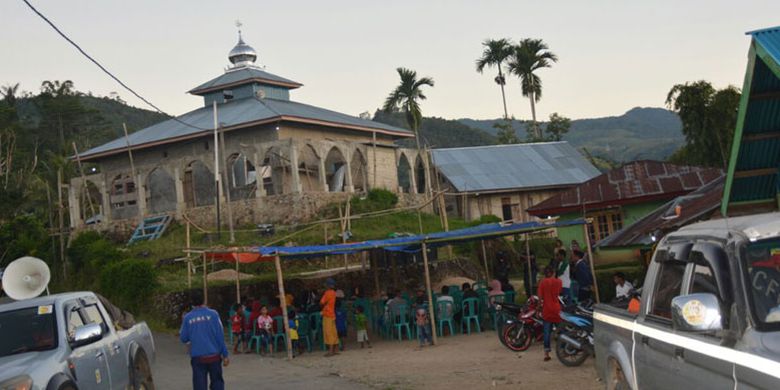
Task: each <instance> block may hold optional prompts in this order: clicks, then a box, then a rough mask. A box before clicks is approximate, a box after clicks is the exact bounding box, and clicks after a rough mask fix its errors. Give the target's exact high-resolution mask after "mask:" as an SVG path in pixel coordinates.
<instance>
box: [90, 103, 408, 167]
mask: <svg viewBox="0 0 780 390" xmlns="http://www.w3.org/2000/svg"><path fill="white" fill-rule="evenodd" d="M217 116H218V120H219V122H220V123H221V124H222V126H223V128H225V129H235V128H241V127H248V126H252V125H254V124H259V123H264V122H272V121H274V120H280V121H291V122H307V121H316V122H318V123H320V124H323V125H332V126H334V127H347V128H350V127H352V128H356V129H357V130H364V131H374V130H376V131H379V132H387V133H390V134H393V135H398V136H403V137H408V136H411V135H412V133H411V132H410V131H409V130H406V129H402V128H399V127H395V126H390V125H386V124H384V123H380V122H375V121H372V120H367V119H361V118H358V117H354V116H350V115H347V114H342V113H339V112H335V111H331V110H326V109H324V108H319V107H315V106H311V105H308V104H303V103H298V102H293V101H289V100H277V99H270V98H265V99H257V98H247V99H236V100H231V101H229V102H228V103H222V104H219V105H218V106H217ZM177 119H178V120H179V121H176V120H174V119H169V120H166V121H163V122H160V123H157V124H155V125H152V126H150V127H147V128H145V129H142V130H139V131H137V132H135V133H132V134H130V135H129V137H128V139H129V142H130V146H131V148H132V149H138V148H143V147H148V146H153V145H156V144H161V143H172V142H177V141H179V140H182V139H189V138H194V137H199V136H203V135H207V134H210V133H211V132H212V131H213V127H214V117H213V111H212V107H211V106H208V107H201V108H198V109H197V110H194V111H190V112H188V113H186V114H183V115H180V116H178V117H177ZM182 122H184V123H186V124H189V125H191V126H187V125H186V124H184V123H182ZM125 150H127V141H126V140H125V138H124V137H121V138H117V139H115V140H113V141H111V142H108V143H105V144H103V145H100V146H98V147H95V148H92V149H89V150H87V151H85V152H83V153H82V154H81V155H80V157H81V159H83V160H86V159H90V158H95V157H100V156H107V155H111V154H115V153H120V152H123V151H125Z"/></svg>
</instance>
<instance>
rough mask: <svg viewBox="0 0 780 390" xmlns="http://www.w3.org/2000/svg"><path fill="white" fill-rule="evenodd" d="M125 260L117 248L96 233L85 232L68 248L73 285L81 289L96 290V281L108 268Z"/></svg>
mask: <svg viewBox="0 0 780 390" xmlns="http://www.w3.org/2000/svg"><path fill="white" fill-rule="evenodd" d="M124 258H125V254H124V253H123V252H120V251H119V250H118V249H117V246H116V245H115V244H114V243H112V242H111V241H109V240H108V239H106V238H105V237H103V236H102V235H101V234H100V233H98V232H95V231H91V230H88V231H85V232H83V233H81V234H79V235H78V236H76V238H74V239H73V240H72V241H71V243H70V246H69V247H68V262H69V264H70V267H71V284H72V285H73V286H74V287H79V288H86V289H90V288H94V283H95V279H96V278H97V277H98V276H99V275H100V274H101V270H103V269H104V268H105V267H106V266H109V265H111V264H113V263H115V262H118V261H120V260H122V259H124Z"/></svg>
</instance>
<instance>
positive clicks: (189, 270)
mask: <svg viewBox="0 0 780 390" xmlns="http://www.w3.org/2000/svg"><path fill="white" fill-rule="evenodd" d="M184 232H185V236H186V238H187V289H192V259H191V258H190V245H191V242H190V222H189V221H187V228H186V230H185V231H184Z"/></svg>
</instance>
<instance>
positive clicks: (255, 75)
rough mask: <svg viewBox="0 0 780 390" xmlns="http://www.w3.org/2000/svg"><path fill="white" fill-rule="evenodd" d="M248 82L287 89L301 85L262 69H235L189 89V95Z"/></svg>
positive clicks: (249, 67)
mask: <svg viewBox="0 0 780 390" xmlns="http://www.w3.org/2000/svg"><path fill="white" fill-rule="evenodd" d="M250 82H260V83H264V82H265V83H268V84H272V85H281V86H287V87H289V88H298V87H300V86H301V85H303V84H301V83H299V82H297V81H292V80H290V79H286V78H284V77H281V76H277V75H275V74H273V73H268V72H266V71H264V70H262V69H259V68H256V67H251V66H247V67H242V68H237V69H229V70H228V71H227V72H225V74H223V75H221V76H219V77H216V78H214V79H211V80H209V81H207V82H205V83H203V84H201V85H198V86H197V87H195V88H193V89H191V90H190V93H192V94H196V95H198V94H200V93H205V92H208V91H211V90H216V89H219V88H220V87H223V86H231V85H241V84H245V83H250Z"/></svg>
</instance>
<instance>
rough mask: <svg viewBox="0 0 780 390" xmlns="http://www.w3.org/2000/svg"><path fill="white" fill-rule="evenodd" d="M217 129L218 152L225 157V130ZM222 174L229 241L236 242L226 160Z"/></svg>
mask: <svg viewBox="0 0 780 390" xmlns="http://www.w3.org/2000/svg"><path fill="white" fill-rule="evenodd" d="M218 131H219V152H220V153H221V154H222V158H225V132H224V131H223V130H218ZM222 176H223V177H224V180H222V182H223V184H222V185H223V186H224V187H225V189H224V191H225V206H226V207H227V217H228V232H229V234H230V243H231V244H232V243H234V242H236V233H235V231H234V230H233V206H232V205H231V204H230V180H228V167H227V161H225V163H224V164H222ZM234 184H235V183H234Z"/></svg>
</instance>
